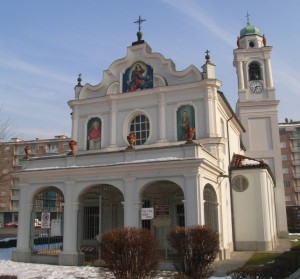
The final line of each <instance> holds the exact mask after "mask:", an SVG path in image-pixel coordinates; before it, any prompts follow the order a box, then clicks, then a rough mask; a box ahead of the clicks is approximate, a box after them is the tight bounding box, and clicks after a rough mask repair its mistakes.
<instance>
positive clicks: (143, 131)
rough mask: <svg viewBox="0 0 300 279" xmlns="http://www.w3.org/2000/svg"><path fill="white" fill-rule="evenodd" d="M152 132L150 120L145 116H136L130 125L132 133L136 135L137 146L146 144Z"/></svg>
mask: <svg viewBox="0 0 300 279" xmlns="http://www.w3.org/2000/svg"><path fill="white" fill-rule="evenodd" d="M149 132H150V123H149V119H148V118H147V117H146V116H145V115H138V116H136V117H135V118H134V119H133V120H132V121H131V124H130V133H135V145H142V144H144V143H145V142H146V141H147V139H148V137H149Z"/></svg>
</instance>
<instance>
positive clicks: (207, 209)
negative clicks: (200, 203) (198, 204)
mask: <svg viewBox="0 0 300 279" xmlns="http://www.w3.org/2000/svg"><path fill="white" fill-rule="evenodd" d="M203 196H204V222H205V225H207V226H209V227H210V228H212V229H213V230H215V231H219V221H218V200H217V194H216V191H215V189H214V188H213V186H211V185H210V184H207V185H205V187H204V191H203Z"/></svg>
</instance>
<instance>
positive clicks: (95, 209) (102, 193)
mask: <svg viewBox="0 0 300 279" xmlns="http://www.w3.org/2000/svg"><path fill="white" fill-rule="evenodd" d="M78 201H79V212H78V223H77V228H78V247H79V249H80V251H81V252H82V253H84V255H85V261H91V260H95V259H98V258H99V251H98V242H97V241H98V240H100V238H101V235H102V234H103V233H104V232H105V231H107V230H110V229H113V228H117V227H123V226H124V208H123V204H124V197H123V194H122V192H121V191H120V190H119V189H117V188H116V187H114V186H112V185H108V184H100V185H96V186H93V187H90V188H89V189H87V190H85V191H84V192H82V193H81V195H80V196H79V200H78Z"/></svg>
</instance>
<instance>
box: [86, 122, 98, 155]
mask: <svg viewBox="0 0 300 279" xmlns="http://www.w3.org/2000/svg"><path fill="white" fill-rule="evenodd" d="M101 124H102V123H101V120H100V118H98V117H94V118H91V119H90V120H89V122H88V125H87V150H97V149H100V148H101V126H102V125H101Z"/></svg>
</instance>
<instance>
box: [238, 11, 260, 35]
mask: <svg viewBox="0 0 300 279" xmlns="http://www.w3.org/2000/svg"><path fill="white" fill-rule="evenodd" d="M246 35H259V36H260V30H259V29H258V28H257V27H255V26H253V25H251V23H250V22H249V14H248V13H247V26H246V27H244V28H243V29H241V31H240V38H242V37H244V36H246Z"/></svg>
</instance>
